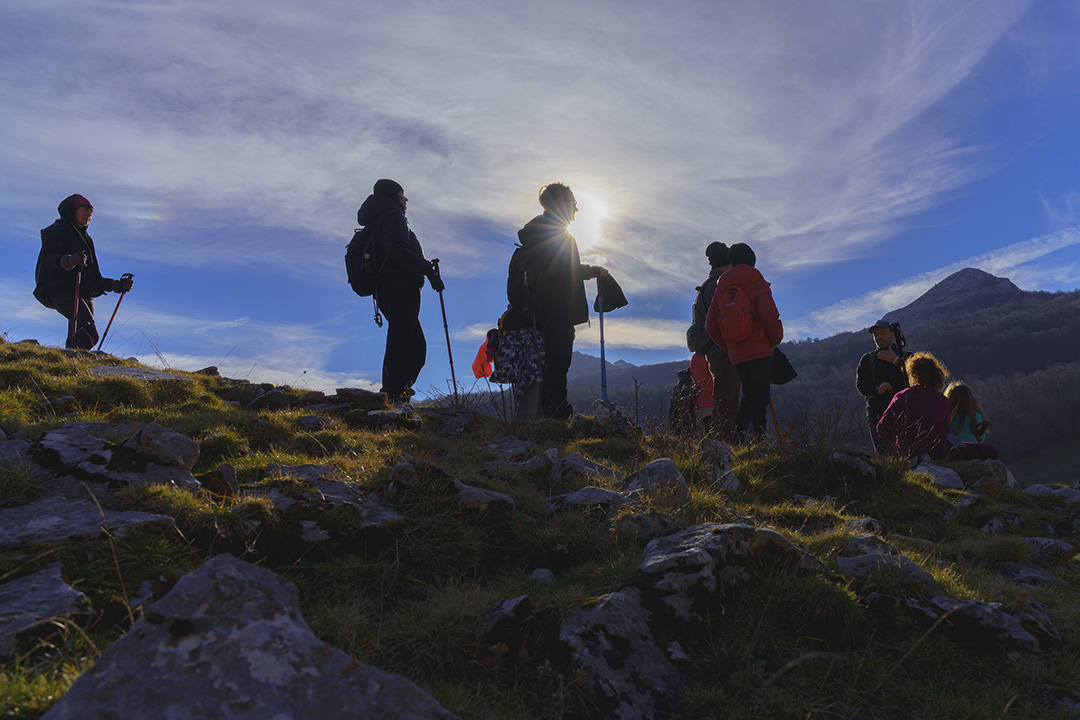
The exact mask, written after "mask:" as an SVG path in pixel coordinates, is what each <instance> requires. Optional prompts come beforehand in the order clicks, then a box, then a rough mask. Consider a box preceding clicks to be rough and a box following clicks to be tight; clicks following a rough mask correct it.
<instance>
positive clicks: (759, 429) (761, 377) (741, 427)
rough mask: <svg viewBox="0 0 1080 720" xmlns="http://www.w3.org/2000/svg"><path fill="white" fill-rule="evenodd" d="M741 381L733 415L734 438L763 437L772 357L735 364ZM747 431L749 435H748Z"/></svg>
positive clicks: (742, 440) (740, 439)
mask: <svg viewBox="0 0 1080 720" xmlns="http://www.w3.org/2000/svg"><path fill="white" fill-rule="evenodd" d="M735 367H736V369H737V370H738V372H739V380H740V381H741V383H742V398H741V399H740V401H739V411H738V413H736V415H735V437H736V440H738V441H741V442H747V441H748V440H750V439H760V438H764V437H765V428H766V424H765V418H766V414H767V413H768V410H769V398H770V394H769V393H770V380H771V378H772V373H771V368H772V358H768V357H765V358H758V359H757V360H748V361H747V362H743V363H739V364H738V365H736V366H735ZM748 433H749V436H748Z"/></svg>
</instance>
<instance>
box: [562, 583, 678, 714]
mask: <svg viewBox="0 0 1080 720" xmlns="http://www.w3.org/2000/svg"><path fill="white" fill-rule="evenodd" d="M650 619H651V614H650V612H649V611H648V610H647V609H646V608H645V607H644V606H643V605H642V599H641V591H640V590H638V589H637V588H628V589H625V590H621V591H619V592H615V593H611V594H609V595H604V596H603V597H601V598H599V599H598V600H597V601H596V602H595V603H594V604H592V605H590V606H588V607H585V608H583V609H581V610H579V611H577V612H575V613H574V614H573V615H571V616H570V617H569V618H567V620H566V622H565V623H564V624H563V627H562V630H561V631H560V633H559V639H560V640H561V641H562V642H563V643H565V644H566V645H567V646H568V647H569V648H570V653H571V656H572V657H573V658H574V660H575V661H576V662H577V663H578V664H579V665H580V666H581V668H582V669H583V670H584V671H585V672H586V673H588V687H589V690H590V692H591V694H592V696H593V699H594V701H595V702H596V704H597V709H598V711H599V712H598V717H612V718H618V719H619V720H638V719H640V720H646V719H648V720H651V719H652V718H657V717H666V716H667V714H668V712H669V710H670V706H671V704H672V703H673V702H674V701H675V699H676V696H677V693H678V691H679V690H680V689H681V687H682V685H683V683H684V682H685V678H684V677H683V674H682V673H681V672H680V671H679V669H678V668H677V667H676V666H675V665H674V664H673V663H672V661H671V659H669V657H668V656H667V654H666V653H665V652H664V651H663V650H662V649H661V648H660V647H659V646H658V645H657V642H656V639H655V638H654V637H653V634H652V631H651V630H650V628H649V622H650Z"/></svg>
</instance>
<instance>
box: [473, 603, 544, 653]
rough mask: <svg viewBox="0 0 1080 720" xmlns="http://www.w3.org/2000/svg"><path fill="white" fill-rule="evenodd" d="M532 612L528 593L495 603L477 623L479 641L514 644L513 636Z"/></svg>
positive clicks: (487, 643)
mask: <svg viewBox="0 0 1080 720" xmlns="http://www.w3.org/2000/svg"><path fill="white" fill-rule="evenodd" d="M532 612H533V605H532V601H531V600H530V599H529V596H528V595H521V596H519V597H516V598H510V599H509V600H502V601H501V602H498V603H496V604H495V605H494V606H493V607H491V608H489V609H488V610H487V611H486V612H484V614H483V615H482V616H481V617H480V621H479V622H478V623H477V632H478V633H479V635H480V642H482V643H484V644H486V645H493V644H495V643H503V644H505V645H507V646H509V645H512V644H514V640H515V636H516V635H518V634H519V632H520V630H521V626H522V625H523V624H524V623H525V621H526V620H527V619H528V617H529V616H530V615H532Z"/></svg>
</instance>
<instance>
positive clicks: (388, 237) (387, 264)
mask: <svg viewBox="0 0 1080 720" xmlns="http://www.w3.org/2000/svg"><path fill="white" fill-rule="evenodd" d="M356 222H358V223H360V225H362V226H364V227H368V226H371V229H372V231H373V232H374V233H375V238H376V239H377V240H378V242H379V246H378V249H379V251H380V252H382V253H383V256H382V258H381V259H380V260H379V263H380V270H379V277H383V276H388V275H412V276H414V277H415V278H416V280H417V282H418V284H419V286H420V287H423V286H424V277H426V276H429V275H432V274H433V273H434V268H433V267H432V265H431V262H429V261H428V260H427V259H426V258H425V257H424V248H422V247H421V246H420V241H419V240H418V239H417V237H416V234H415V233H414V232H413V231H412V230H410V229H409V222H408V221H407V220H406V219H405V211H404V210H403V209H402V207H401V204H400V203H399V202H398V201H397V200H395V199H393V198H388V197H385V196H383V195H368V198H367V200H365V201H364V204H363V205H361V206H360V209H359V210H357V211H356Z"/></svg>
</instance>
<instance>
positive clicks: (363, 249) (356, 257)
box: [345, 225, 385, 297]
mask: <svg viewBox="0 0 1080 720" xmlns="http://www.w3.org/2000/svg"><path fill="white" fill-rule="evenodd" d="M378 245H379V243H378V242H377V241H376V239H375V232H374V230H372V228H371V225H368V226H367V227H363V228H359V229H357V230H356V232H354V233H353V237H352V240H351V241H350V242H349V244H348V245H346V246H345V272H346V273H347V274H348V277H349V286H350V287H351V288H352V289H353V292H355V293H356V294H357V295H359V296H360V297H371V296H372V295H374V294H375V286H376V285H377V284H378V281H379V270H381V269H382V263H380V262H379V261H378V258H377V256H378V255H379V254H381V253H379V252H378ZM383 262H385V259H384V260H383Z"/></svg>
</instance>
